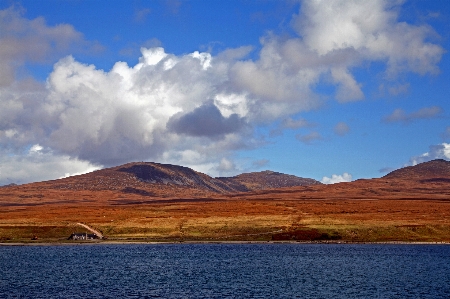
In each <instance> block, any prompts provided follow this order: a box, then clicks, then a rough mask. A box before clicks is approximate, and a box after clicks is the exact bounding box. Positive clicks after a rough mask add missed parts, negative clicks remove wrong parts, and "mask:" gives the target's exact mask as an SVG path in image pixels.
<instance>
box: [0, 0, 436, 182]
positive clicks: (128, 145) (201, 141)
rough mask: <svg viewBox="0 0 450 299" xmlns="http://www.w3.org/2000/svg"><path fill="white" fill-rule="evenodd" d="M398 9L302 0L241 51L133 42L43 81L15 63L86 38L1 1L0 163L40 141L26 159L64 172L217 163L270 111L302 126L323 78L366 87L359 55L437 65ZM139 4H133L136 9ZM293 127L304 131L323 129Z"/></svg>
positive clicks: (424, 30) (68, 65)
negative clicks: (127, 58)
mask: <svg viewBox="0 0 450 299" xmlns="http://www.w3.org/2000/svg"><path fill="white" fill-rule="evenodd" d="M397 9H398V6H397V5H393V4H389V3H388V2H384V1H371V2H370V3H366V2H362V1H333V2H331V3H330V2H329V1H304V2H303V3H302V5H301V11H300V13H299V15H298V16H296V17H295V18H294V20H293V24H294V25H293V26H294V28H295V30H296V31H297V32H298V36H292V37H280V36H276V35H274V34H273V33H269V34H267V35H266V36H264V37H263V38H261V51H260V53H259V58H258V59H256V60H251V59H248V58H246V57H247V55H248V54H249V53H250V51H251V50H252V48H251V47H240V48H237V49H229V50H226V51H224V52H222V53H219V54H218V55H217V56H212V55H211V54H210V53H204V52H203V53H201V52H197V51H195V52H193V53H187V54H184V55H174V54H171V53H166V51H165V49H163V48H162V47H143V48H141V57H140V58H139V62H138V63H137V64H136V65H134V66H129V65H128V64H127V63H125V62H117V63H116V64H115V65H114V66H113V68H112V69H111V70H109V71H104V70H100V69H98V68H97V67H96V66H95V65H89V64H84V63H81V62H79V61H77V60H75V59H74V58H73V56H67V57H64V58H61V59H60V60H59V61H58V62H57V63H56V64H54V69H53V71H52V73H51V74H50V75H49V76H48V78H47V81H46V84H45V86H44V85H43V84H40V83H37V82H36V81H34V80H31V79H30V80H21V81H20V80H17V78H16V72H17V70H18V69H17V67H20V66H22V65H24V64H25V62H30V61H31V62H47V61H52V59H55V57H61V55H66V54H67V53H70V52H72V51H81V49H82V48H85V47H87V48H89V49H90V50H92V49H93V47H94V48H95V43H92V42H87V41H85V40H84V38H83V35H82V34H81V33H79V32H77V31H76V30H75V29H74V28H73V27H72V26H71V25H68V24H62V25H58V26H48V25H46V23H45V20H44V19H43V18H37V19H34V20H27V19H25V18H24V17H23V15H22V12H21V11H20V10H17V9H15V8H10V9H6V10H2V11H0V27H1V28H2V30H1V33H0V105H1V107H2V109H1V110H0V148H3V149H5V150H8V151H9V153H11V154H13V155H18V156H12V157H15V158H9V159H10V160H8V161H9V162H8V161H6V160H5V161H6V162H5V163H6V164H7V165H9V163H13V162H14V163H17V167H25V168H26V166H24V164H21V162H20V159H19V158H18V157H20V155H22V153H23V150H24V149H26V148H29V147H30V145H33V144H39V146H40V147H42V149H39V150H37V151H36V153H41V154H43V155H44V156H42V157H46V158H45V159H41V160H33V159H31V158H30V157H28V156H26V155H25V156H24V159H25V160H27V161H28V163H31V164H30V165H35V167H36V168H39V167H41V166H40V165H44V164H43V163H44V161H47V162H48V163H50V164H51V163H56V161H58V158H61V157H63V158H61V159H59V161H61V162H60V164H61V167H60V169H65V171H64V172H63V174H64V173H66V172H69V173H74V172H78V170H76V169H75V170H67V169H66V168H67V167H69V166H70V165H78V166H76V167H79V168H89V167H90V165H105V166H110V165H117V164H120V163H125V162H128V161H139V160H156V161H163V162H168V163H174V164H182V165H186V166H191V167H194V168H195V169H202V170H206V171H210V172H214V171H216V172H217V171H222V170H223V171H225V170H227V164H226V163H225V162H226V161H225V162H224V160H223V157H229V156H231V154H232V153H233V152H234V151H236V150H240V149H248V148H254V147H258V146H260V145H261V144H263V141H261V140H258V139H257V138H256V137H254V136H253V134H254V132H253V128H254V127H255V126H257V125H260V124H268V123H271V122H273V121H280V120H285V121H284V122H283V123H282V126H283V128H291V129H297V128H301V127H305V126H309V125H310V124H309V123H308V122H306V121H304V120H302V119H299V120H294V119H292V116H293V115H296V114H298V113H299V112H302V111H307V110H310V109H313V108H317V107H319V106H320V105H322V104H323V99H322V97H321V96H320V95H318V94H316V93H315V90H316V87H317V85H318V84H319V83H320V82H321V81H322V80H324V79H327V80H329V82H330V83H331V84H333V85H335V87H336V90H337V92H336V94H335V95H334V97H335V99H336V100H337V101H339V102H348V101H355V100H361V99H363V98H364V94H363V91H362V86H363V84H362V83H361V82H358V81H357V80H356V78H355V76H354V75H353V74H352V70H353V69H354V68H356V67H358V66H359V65H360V64H361V63H362V62H365V61H368V62H372V61H377V62H382V63H383V62H386V71H387V73H388V74H389V75H392V74H396V73H398V72H402V71H406V72H416V73H420V74H424V73H435V72H436V71H437V63H438V62H439V60H440V58H441V56H442V53H443V49H442V47H441V46H439V45H436V44H432V43H431V42H429V38H430V37H432V36H433V35H434V32H433V31H432V30H431V28H430V27H428V26H425V25H424V26H413V25H409V24H407V23H404V22H398V20H397V11H396V10H397ZM147 14H148V11H145V10H143V11H142V18H144V17H145V16H146V15H147ZM418 116H420V115H419V114H418V115H415V116H414V117H418ZM344 131H345V128H341V131H339V132H341V133H342V132H344ZM297 138H298V139H299V140H300V141H302V142H305V143H311V142H313V141H316V140H319V139H321V138H322V137H321V135H320V134H319V133H318V132H311V133H310V134H307V135H298V136H297ZM35 149H37V148H35ZM42 151H44V152H45V154H44V153H43V152H42ZM28 154H29V153H28ZM49 155H51V157H50V156H49ZM52 157H54V159H53V158H52ZM5 159H6V158H5ZM33 163H34V164H33ZM11 165H12V164H11ZM228 165H229V164H228ZM30 167H32V166H30ZM74 167H75V166H74ZM238 168H239V167H237V166H236V169H238ZM40 169H41V170H42V169H43V168H40ZM49 169H50V168H49ZM54 169H59V168H58V167H54ZM228 169H229V170H228V171H231V170H232V169H233V167H231V168H228ZM58 172H59V170H58ZM50 173H52V174H54V172H52V170H47V171H46V172H45V175H46V174H50ZM59 176H61V174H58V177H59ZM25 177H26V175H25ZM17 178H18V176H17Z"/></svg>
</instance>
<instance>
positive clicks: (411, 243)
mask: <svg viewBox="0 0 450 299" xmlns="http://www.w3.org/2000/svg"><path fill="white" fill-rule="evenodd" d="M177 244H178V245H183V244H192V245H196V244H198V245H208V244H236V245H240V244H242V245H244V244H273V245H277V244H278V245H283V244H298V245H310V244H311V245H314V244H316V245H450V242H446V241H436V242H407V241H386V242H352V241H341V242H315V241H167V242H165V241H96V242H89V241H87V242H47V243H45V242H36V243H34V242H11V243H0V247H7V246H80V245H81V246H86V245H177Z"/></svg>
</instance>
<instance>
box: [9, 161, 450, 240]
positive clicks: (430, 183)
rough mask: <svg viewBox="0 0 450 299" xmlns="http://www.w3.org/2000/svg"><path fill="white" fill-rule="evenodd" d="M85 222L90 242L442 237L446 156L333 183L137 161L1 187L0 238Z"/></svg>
mask: <svg viewBox="0 0 450 299" xmlns="http://www.w3.org/2000/svg"><path fill="white" fill-rule="evenodd" d="M79 223H82V224H85V227H83V226H81V225H79ZM86 227H87V228H86ZM89 227H90V228H92V229H95V230H97V231H100V232H101V233H102V234H103V236H104V239H103V240H94V241H89V242H188V241H192V242H217V241H275V242H284V241H294V242H450V162H448V161H444V160H433V161H430V162H425V163H421V164H418V165H415V166H409V167H405V168H401V169H398V170H395V171H393V172H391V173H389V174H387V175H386V176H384V177H381V178H374V179H362V180H356V181H353V182H348V183H338V184H332V185H324V184H321V183H320V182H318V181H315V180H313V179H307V178H299V177H296V176H292V175H286V174H282V173H277V172H273V171H263V172H256V173H247V174H241V175H238V176H236V177H230V178H212V177H209V176H207V175H205V174H202V173H199V172H196V171H194V170H192V169H189V168H186V167H182V166H176V165H168V164H158V163H150V162H141V163H129V164H125V165H121V166H117V167H112V168H107V169H102V170H97V171H94V172H91V173H88V174H84V175H78V176H72V177H68V178H63V179H58V180H53V181H45V182H36V183H31V184H24V185H10V186H3V187H1V188H0V242H1V243H66V242H74V241H70V240H67V238H68V237H69V236H70V235H71V234H72V233H73V232H88V231H89V229H88V228H89Z"/></svg>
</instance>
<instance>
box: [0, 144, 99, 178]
mask: <svg viewBox="0 0 450 299" xmlns="http://www.w3.org/2000/svg"><path fill="white" fill-rule="evenodd" d="M99 168H100V166H99V165H94V164H91V163H89V162H87V161H82V160H79V159H74V158H71V157H69V156H67V155H58V154H56V153H54V152H52V151H51V150H50V149H48V148H44V147H42V146H40V145H38V144H35V145H33V146H32V147H31V148H30V149H29V150H28V152H26V153H25V154H22V155H15V154H13V153H11V152H8V151H6V152H5V151H2V152H1V155H0V186H3V185H7V184H11V183H15V184H24V183H30V182H39V181H45V180H51V179H56V178H61V177H67V176H70V175H76V174H83V173H87V172H91V171H94V170H96V169H99Z"/></svg>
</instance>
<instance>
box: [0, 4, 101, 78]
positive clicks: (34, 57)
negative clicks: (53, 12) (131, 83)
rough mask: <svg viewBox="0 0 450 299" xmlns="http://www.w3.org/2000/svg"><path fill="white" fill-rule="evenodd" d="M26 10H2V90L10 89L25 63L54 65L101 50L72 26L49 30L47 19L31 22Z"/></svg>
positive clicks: (59, 26)
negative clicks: (81, 53) (73, 55)
mask: <svg viewBox="0 0 450 299" xmlns="http://www.w3.org/2000/svg"><path fill="white" fill-rule="evenodd" d="M23 14H24V10H23V9H21V8H19V7H14V6H12V7H10V8H7V9H5V10H0V28H1V31H0V87H2V86H3V87H4V86H9V85H10V84H12V83H13V82H14V80H15V79H16V78H15V77H16V72H17V70H18V68H19V67H21V66H22V65H23V64H24V63H25V62H31V63H44V62H49V61H54V60H55V59H57V57H60V56H61V55H66V54H68V53H69V51H78V52H79V51H95V50H99V49H101V46H99V45H98V44H96V43H95V42H94V43H93V42H88V41H86V40H84V38H83V35H82V34H81V33H80V32H78V31H76V30H75V29H74V28H73V26H72V25H70V24H59V25H56V26H47V24H46V23H45V19H44V18H42V17H38V18H36V19H33V20H28V19H26V18H24V17H23Z"/></svg>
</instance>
